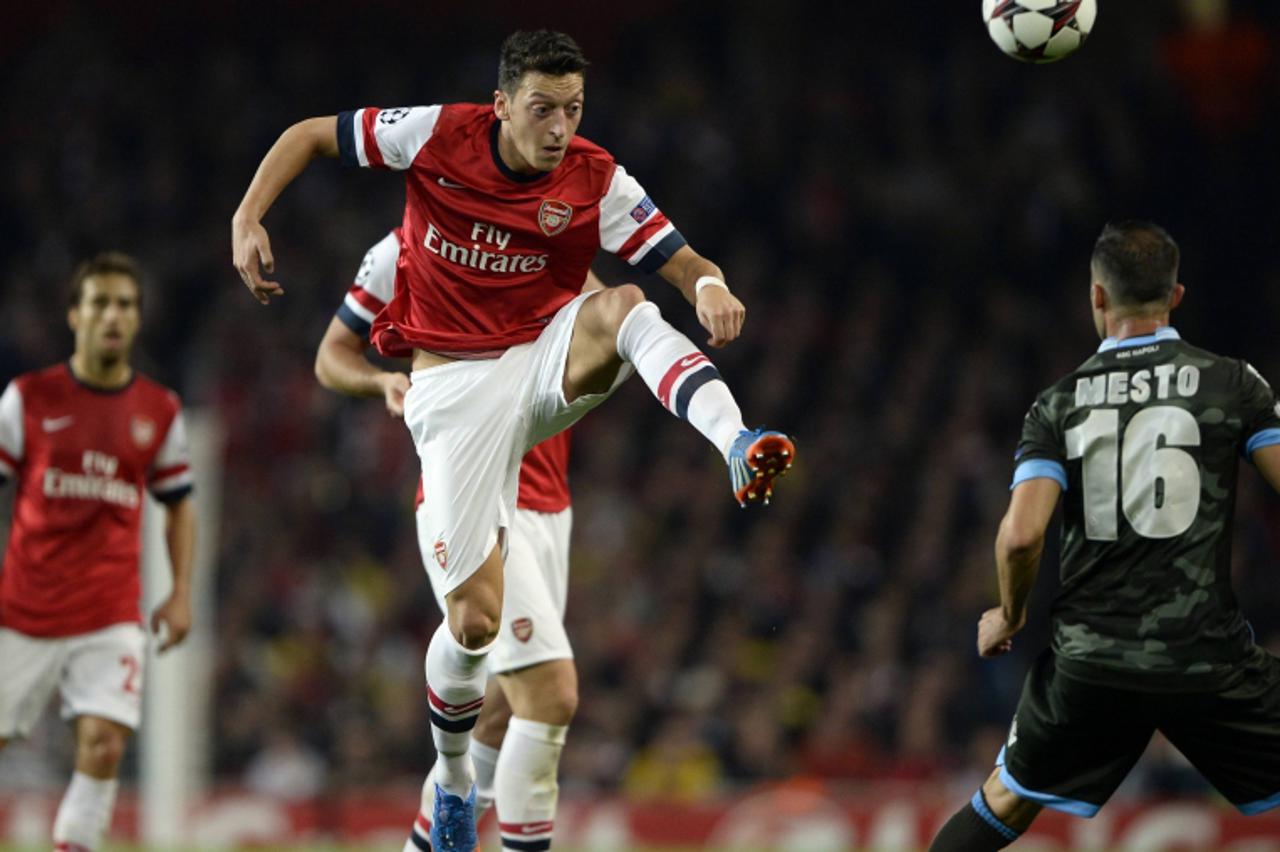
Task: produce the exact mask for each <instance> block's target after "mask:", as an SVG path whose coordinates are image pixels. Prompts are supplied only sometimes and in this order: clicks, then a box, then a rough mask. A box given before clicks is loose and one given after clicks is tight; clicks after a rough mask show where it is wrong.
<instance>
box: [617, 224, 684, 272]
mask: <svg viewBox="0 0 1280 852" xmlns="http://www.w3.org/2000/svg"><path fill="white" fill-rule="evenodd" d="M674 230H675V225H672V224H671V220H670V219H668V218H667V217H666V216H663V215H662V214H661V213H659V214H658V215H656V216H654V217H653V219H652V220H650V221H649V222H646V223H645V224H644V225H642V226H640V227H639V228H636V229H635V231H634V232H632V233H631V234H630V235H629V236H628V237H627V238H626V240H624V241H623V243H622V245H621V246H619V247H618V251H617V254H618V256H619V257H625V258H627V259H628V262H629V263H634V262H633V261H631V260H630V258H631V256H632V255H634V254H635V253H636V252H637V251H638V250H639V249H640V247H641V246H644V245H647V244H648V243H650V241H652V240H653V239H654V238H655V237H657V238H658V239H661V237H662V236H666V235H667V234H669V233H670V232H672V231H674ZM660 235H661V236H660Z"/></svg>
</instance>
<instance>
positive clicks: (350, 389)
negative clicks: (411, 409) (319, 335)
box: [316, 317, 409, 417]
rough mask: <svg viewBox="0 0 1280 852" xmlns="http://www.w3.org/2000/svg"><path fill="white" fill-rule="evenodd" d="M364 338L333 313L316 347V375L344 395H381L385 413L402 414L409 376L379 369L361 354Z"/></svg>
mask: <svg viewBox="0 0 1280 852" xmlns="http://www.w3.org/2000/svg"><path fill="white" fill-rule="evenodd" d="M368 348H369V343H368V341H367V340H366V339H365V338H363V337H361V336H360V335H358V334H356V333H355V332H354V331H352V330H351V329H350V328H348V327H347V326H346V324H345V323H343V322H342V320H340V319H338V318H337V317H334V318H333V319H332V320H330V321H329V327H328V328H327V329H325V333H324V338H323V339H322V340H321V341H320V347H319V348H318V349H317V350H316V378H317V379H319V381H320V384H321V385H323V386H324V387H326V388H328V389H329V390H331V391H337V392H338V393H344V394H347V395H348V396H363V397H378V396H380V397H382V399H383V402H384V403H385V404H386V406H387V413H388V414H391V415H393V416H395V417H403V416H404V395H405V392H406V391H408V390H409V377H408V376H407V375H406V374H404V373H401V372H397V371H394V370H382V369H379V368H378V367H377V366H376V365H374V364H373V363H371V362H370V361H369V359H368V358H366V357H365V350H367V349H368Z"/></svg>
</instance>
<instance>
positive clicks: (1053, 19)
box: [982, 0, 1098, 63]
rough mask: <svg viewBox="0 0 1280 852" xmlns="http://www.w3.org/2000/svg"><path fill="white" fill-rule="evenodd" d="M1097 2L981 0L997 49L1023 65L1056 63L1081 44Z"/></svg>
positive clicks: (1091, 23)
mask: <svg viewBox="0 0 1280 852" xmlns="http://www.w3.org/2000/svg"><path fill="white" fill-rule="evenodd" d="M1097 17H1098V2H1097V0H982V20H983V23H985V24H986V25H987V33H988V34H989V35H990V36H991V40H992V41H994V42H995V43H996V47H998V48H1000V49H1001V50H1003V51H1004V52H1005V53H1007V54H1008V55H1010V56H1012V57H1013V58H1014V59H1021V60H1022V61H1023V62H1035V63H1045V62H1057V61H1058V60H1059V59H1062V58H1063V57H1064V56H1070V55H1071V54H1072V53H1074V52H1075V50H1076V48H1078V47H1079V46H1080V45H1082V44H1084V40H1085V37H1087V36H1088V35H1089V30H1091V29H1093V21H1094V19H1095V18H1097Z"/></svg>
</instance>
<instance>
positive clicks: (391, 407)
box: [378, 372, 409, 417]
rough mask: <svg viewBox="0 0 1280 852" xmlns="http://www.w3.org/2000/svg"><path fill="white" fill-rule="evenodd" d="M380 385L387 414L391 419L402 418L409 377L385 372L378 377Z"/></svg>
mask: <svg viewBox="0 0 1280 852" xmlns="http://www.w3.org/2000/svg"><path fill="white" fill-rule="evenodd" d="M378 384H380V385H382V399H383V401H384V402H385V403H386V404H387V413H388V414H390V415H391V416H392V417H404V395H405V393H406V392H407V391H408V390H409V377H408V376H406V375H405V374H404V373H396V372H387V373H383V374H382V375H380V376H379V377H378Z"/></svg>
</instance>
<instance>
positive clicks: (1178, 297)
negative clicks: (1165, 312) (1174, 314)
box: [1169, 283, 1187, 310]
mask: <svg viewBox="0 0 1280 852" xmlns="http://www.w3.org/2000/svg"><path fill="white" fill-rule="evenodd" d="M1186 294H1187V288H1186V287H1184V286H1182V284H1180V283H1179V284H1174V285H1173V292H1172V293H1170V294H1169V310H1173V309H1174V308H1176V307H1178V305H1181V304H1182V297H1183V296H1185V295H1186Z"/></svg>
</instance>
